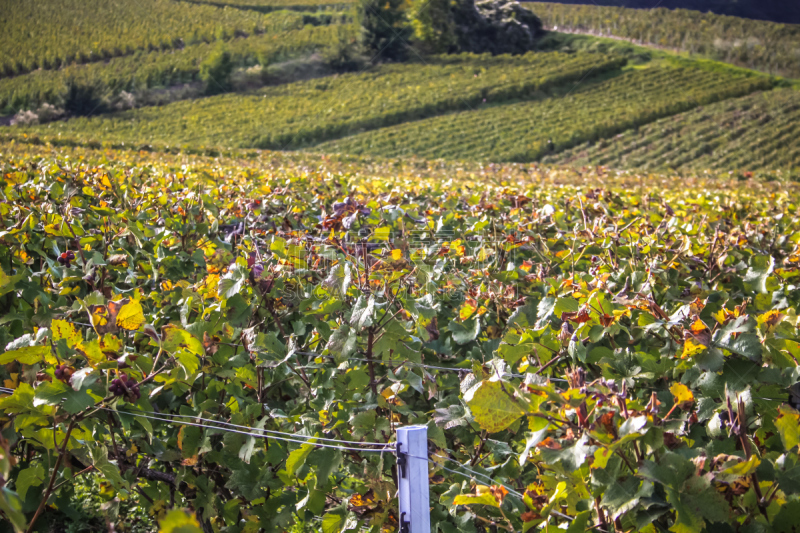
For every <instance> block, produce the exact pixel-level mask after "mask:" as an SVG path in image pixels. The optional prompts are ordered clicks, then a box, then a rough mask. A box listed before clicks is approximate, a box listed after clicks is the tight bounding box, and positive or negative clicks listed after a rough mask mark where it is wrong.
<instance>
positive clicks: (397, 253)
mask: <svg viewBox="0 0 800 533" xmlns="http://www.w3.org/2000/svg"><path fill="white" fill-rule="evenodd" d="M402 258H403V250H398V249H396V248H395V249H394V250H392V261H400V260H401V259H402Z"/></svg>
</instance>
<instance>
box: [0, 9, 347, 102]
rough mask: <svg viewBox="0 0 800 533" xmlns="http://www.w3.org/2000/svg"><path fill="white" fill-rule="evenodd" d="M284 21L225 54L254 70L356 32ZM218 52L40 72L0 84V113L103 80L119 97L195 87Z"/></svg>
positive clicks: (197, 48)
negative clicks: (73, 82)
mask: <svg viewBox="0 0 800 533" xmlns="http://www.w3.org/2000/svg"><path fill="white" fill-rule="evenodd" d="M285 20H286V24H285V26H284V28H285V30H286V31H280V32H275V33H264V34H261V35H252V36H250V37H247V38H239V39H233V40H231V41H228V42H227V43H226V45H225V49H226V50H228V51H229V52H230V53H231V58H232V60H233V62H234V63H235V64H237V65H239V66H251V65H255V64H261V65H265V64H269V63H271V62H273V61H283V60H286V59H291V58H294V57H297V56H299V55H304V54H309V53H312V52H314V51H316V50H319V49H323V48H325V47H327V46H330V45H332V44H334V43H336V42H337V39H338V37H339V35H340V32H341V31H344V32H345V33H349V34H354V32H355V29H354V27H353V26H351V25H326V26H312V25H307V26H303V25H302V16H300V15H292V16H289V17H287V18H286V19H285ZM216 46H217V44H215V43H200V44H195V45H192V46H186V47H185V48H182V49H179V50H170V51H166V52H164V51H156V52H148V51H139V52H136V53H134V54H133V55H129V56H123V57H115V58H112V59H110V60H108V61H104V62H99V63H89V64H83V65H81V64H73V65H69V66H66V67H64V68H61V69H58V70H36V71H34V72H30V73H28V74H25V75H21V76H14V77H11V78H0V109H5V110H6V111H11V112H14V111H19V110H21V109H31V108H35V107H36V106H37V105H39V104H41V103H43V102H54V101H57V100H58V98H59V96H60V95H61V94H62V93H63V92H64V90H65V88H66V84H67V82H68V81H69V80H77V81H81V82H90V81H93V80H101V81H103V82H104V83H105V84H106V85H107V86H108V87H109V88H110V89H112V90H114V91H117V90H127V91H131V90H134V89H148V88H152V87H165V86H169V85H176V84H180V83H187V82H191V81H194V80H196V79H197V76H198V73H199V66H200V63H201V62H202V61H203V60H204V59H205V58H206V57H208V55H209V54H211V52H212V51H213V50H214V49H215V47H216Z"/></svg>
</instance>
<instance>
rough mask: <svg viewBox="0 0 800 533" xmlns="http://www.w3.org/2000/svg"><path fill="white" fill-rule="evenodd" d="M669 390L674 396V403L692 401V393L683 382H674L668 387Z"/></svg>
mask: <svg viewBox="0 0 800 533" xmlns="http://www.w3.org/2000/svg"><path fill="white" fill-rule="evenodd" d="M669 391H670V392H671V393H672V395H673V396H675V403H683V402H693V401H694V394H692V391H690V390H689V387H687V386H686V385H684V384H683V383H678V382H675V383H673V384H672V386H671V387H670V388H669Z"/></svg>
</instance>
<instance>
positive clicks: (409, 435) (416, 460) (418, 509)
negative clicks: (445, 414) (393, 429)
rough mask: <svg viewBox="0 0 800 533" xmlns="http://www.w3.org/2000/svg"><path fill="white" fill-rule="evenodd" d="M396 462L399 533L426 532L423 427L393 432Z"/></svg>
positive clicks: (428, 508) (428, 516) (428, 511)
mask: <svg viewBox="0 0 800 533" xmlns="http://www.w3.org/2000/svg"><path fill="white" fill-rule="evenodd" d="M397 459H398V460H397V478H398V479H397V487H398V492H399V495H398V496H399V497H398V499H399V504H400V505H399V507H400V509H399V510H400V516H399V520H400V533H430V531H431V505H430V494H429V491H428V428H427V426H406V427H402V428H398V429H397ZM406 527H408V529H405V528H406Z"/></svg>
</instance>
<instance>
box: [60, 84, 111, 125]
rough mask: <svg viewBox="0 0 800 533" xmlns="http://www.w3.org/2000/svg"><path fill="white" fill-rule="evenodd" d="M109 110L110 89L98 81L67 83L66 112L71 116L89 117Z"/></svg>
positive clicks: (65, 95)
mask: <svg viewBox="0 0 800 533" xmlns="http://www.w3.org/2000/svg"><path fill="white" fill-rule="evenodd" d="M107 110H108V88H107V87H106V85H105V84H104V83H103V82H101V81H98V80H94V81H90V82H84V81H77V80H75V79H71V80H68V81H67V90H66V93H65V94H64V111H66V112H67V113H69V114H70V115H78V116H83V117H88V116H91V115H98V114H100V113H104V112H106V111H107Z"/></svg>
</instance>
